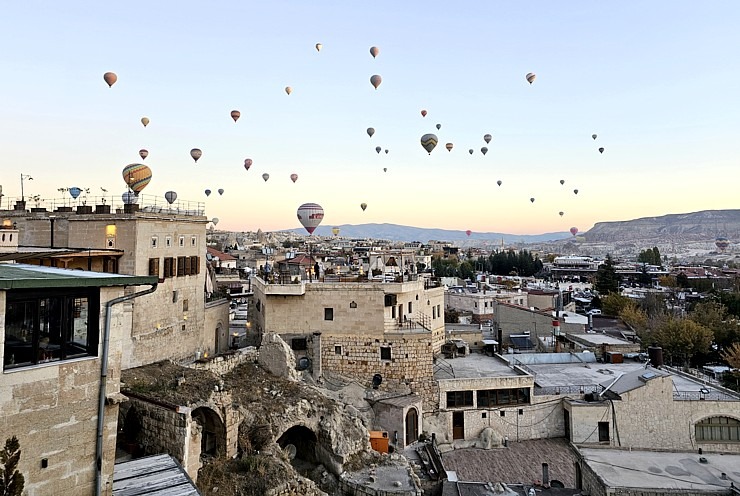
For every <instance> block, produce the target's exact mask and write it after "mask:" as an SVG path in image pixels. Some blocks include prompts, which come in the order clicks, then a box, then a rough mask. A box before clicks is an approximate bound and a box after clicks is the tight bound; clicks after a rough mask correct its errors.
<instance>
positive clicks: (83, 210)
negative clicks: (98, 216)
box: [77, 188, 92, 214]
mask: <svg viewBox="0 0 740 496" xmlns="http://www.w3.org/2000/svg"><path fill="white" fill-rule="evenodd" d="M82 192H83V195H82V205H77V213H78V214H91V213H92V205H88V204H87V194H88V193H89V192H90V188H85V189H83V190H82Z"/></svg>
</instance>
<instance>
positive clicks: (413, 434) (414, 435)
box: [406, 408, 419, 446]
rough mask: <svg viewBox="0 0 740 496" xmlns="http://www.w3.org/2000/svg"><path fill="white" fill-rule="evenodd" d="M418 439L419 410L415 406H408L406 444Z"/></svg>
mask: <svg viewBox="0 0 740 496" xmlns="http://www.w3.org/2000/svg"><path fill="white" fill-rule="evenodd" d="M418 439H419V412H417V411H416V408H409V411H408V412H406V446H408V445H409V444H412V443H415V442H416V441H417V440H418Z"/></svg>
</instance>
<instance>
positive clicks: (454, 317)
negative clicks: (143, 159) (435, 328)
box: [445, 308, 460, 324]
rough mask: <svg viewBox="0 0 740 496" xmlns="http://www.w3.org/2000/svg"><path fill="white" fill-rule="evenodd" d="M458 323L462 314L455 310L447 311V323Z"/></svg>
mask: <svg viewBox="0 0 740 496" xmlns="http://www.w3.org/2000/svg"><path fill="white" fill-rule="evenodd" d="M458 322H460V312H458V311H457V310H455V309H454V308H450V309H445V323H447V324H457V323H458Z"/></svg>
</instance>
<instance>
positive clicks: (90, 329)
mask: <svg viewBox="0 0 740 496" xmlns="http://www.w3.org/2000/svg"><path fill="white" fill-rule="evenodd" d="M156 284H157V278H156V277H151V276H123V275H117V274H107V273H99V272H88V271H71V270H65V269H58V268H51V267H39V266H37V265H21V264H0V363H2V364H3V370H2V374H0V438H2V441H1V442H3V443H4V442H5V439H7V438H8V437H11V436H16V437H17V438H18V440H19V441H20V445H21V451H22V455H21V459H20V465H19V467H18V468H19V470H20V472H21V473H23V475H24V477H25V480H26V483H25V488H26V491H27V493H28V494H33V495H34V496H42V495H57V494H73V493H74V494H93V493H94V492H95V488H96V486H97V487H99V488H100V489H101V491H102V494H110V491H111V482H112V476H113V463H114V458H115V446H116V421H117V416H118V403H120V402H121V401H122V400H124V399H125V398H124V397H123V396H122V395H121V394H120V392H119V385H120V374H121V363H122V358H123V354H124V348H125V343H126V342H127V341H128V336H129V334H130V332H131V329H130V325H131V318H130V314H131V312H132V306H133V302H134V301H136V299H138V298H144V296H142V295H141V293H143V292H144V291H146V290H147V288H146V287H142V285H148V286H149V287H150V289H149V290H153V289H154V288H155V287H156ZM137 286H138V289H139V290H142V291H140V292H139V293H132V292H131V291H129V289H128V288H136V287H137ZM124 295H126V296H124ZM134 298H136V299H134ZM98 440H100V444H98ZM96 462H97V464H98V467H99V469H98V470H97V471H96Z"/></svg>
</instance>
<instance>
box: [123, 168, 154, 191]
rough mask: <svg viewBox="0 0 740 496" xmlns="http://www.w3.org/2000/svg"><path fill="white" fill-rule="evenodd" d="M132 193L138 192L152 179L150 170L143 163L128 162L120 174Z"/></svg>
mask: <svg viewBox="0 0 740 496" xmlns="http://www.w3.org/2000/svg"><path fill="white" fill-rule="evenodd" d="M121 175H122V176H123V180H124V181H125V182H126V184H128V187H129V188H130V189H131V191H133V192H134V194H137V195H138V194H139V193H140V192H141V190H143V189H144V188H146V185H147V184H149V181H151V180H152V170H151V169H150V168H149V167H147V166H146V165H144V164H128V165H127V166H126V167H124V168H123V172H122V174H121Z"/></svg>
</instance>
